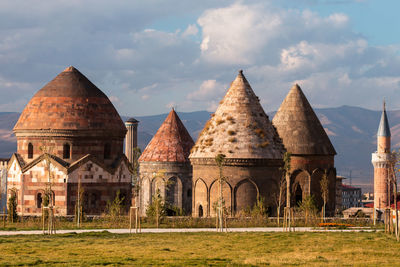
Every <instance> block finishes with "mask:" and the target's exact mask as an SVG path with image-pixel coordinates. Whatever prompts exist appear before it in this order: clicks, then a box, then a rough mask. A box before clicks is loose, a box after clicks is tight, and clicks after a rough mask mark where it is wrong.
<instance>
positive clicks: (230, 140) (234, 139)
mask: <svg viewBox="0 0 400 267" xmlns="http://www.w3.org/2000/svg"><path fill="white" fill-rule="evenodd" d="M228 140H229V142H231V143H236V142H237V139H236V137H231V138H229V139H228Z"/></svg>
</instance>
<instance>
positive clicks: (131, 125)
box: [125, 118, 139, 164]
mask: <svg viewBox="0 0 400 267" xmlns="http://www.w3.org/2000/svg"><path fill="white" fill-rule="evenodd" d="M138 124H139V121H137V120H136V119H134V118H130V119H129V120H127V121H126V122H125V126H126V129H127V130H128V132H127V133H126V137H125V155H126V157H127V158H128V160H129V162H130V163H131V164H133V162H134V160H135V159H134V156H135V155H134V148H135V147H137V127H138Z"/></svg>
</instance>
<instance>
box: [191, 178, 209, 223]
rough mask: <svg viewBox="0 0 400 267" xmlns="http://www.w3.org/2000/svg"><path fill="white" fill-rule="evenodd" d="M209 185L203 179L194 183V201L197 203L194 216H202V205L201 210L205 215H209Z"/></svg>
mask: <svg viewBox="0 0 400 267" xmlns="http://www.w3.org/2000/svg"><path fill="white" fill-rule="evenodd" d="M207 195H208V190H207V185H206V183H205V182H204V181H203V180H202V179H198V180H197V181H196V182H195V183H194V200H193V203H194V205H195V214H194V217H200V214H199V207H200V206H201V210H202V211H203V216H207V203H208V201H207Z"/></svg>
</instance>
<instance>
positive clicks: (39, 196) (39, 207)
mask: <svg viewBox="0 0 400 267" xmlns="http://www.w3.org/2000/svg"><path fill="white" fill-rule="evenodd" d="M42 202H43V198H42V193H38V194H37V196H36V204H37V208H38V209H41V208H42Z"/></svg>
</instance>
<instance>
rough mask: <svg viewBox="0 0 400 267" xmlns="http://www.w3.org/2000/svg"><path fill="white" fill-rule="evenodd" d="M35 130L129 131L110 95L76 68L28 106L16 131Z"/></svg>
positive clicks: (45, 89)
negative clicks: (109, 97)
mask: <svg viewBox="0 0 400 267" xmlns="http://www.w3.org/2000/svg"><path fill="white" fill-rule="evenodd" d="M31 130H49V131H54V130H84V131H100V132H101V131H102V130H106V131H112V132H113V133H116V134H118V135H124V134H125V132H126V128H125V125H124V123H123V122H122V120H121V117H120V116H119V114H118V112H117V111H116V109H115V108H114V106H113V104H112V103H111V101H110V100H109V99H108V97H107V96H106V95H105V94H104V93H103V92H102V91H101V90H100V89H99V88H97V87H96V85H94V84H93V83H92V82H91V81H89V80H88V79H87V78H86V77H85V76H84V75H83V74H82V73H80V72H79V71H78V70H77V69H75V68H74V67H68V68H66V69H65V70H64V71H63V72H61V73H60V74H58V75H57V76H56V77H55V78H54V79H53V80H52V81H50V82H49V83H48V84H46V85H45V86H44V87H43V88H42V89H40V90H39V91H38V92H37V93H36V94H35V95H34V96H33V98H32V99H31V100H30V101H29V103H28V104H27V105H26V107H25V109H24V110H23V112H22V114H21V116H20V117H19V120H18V122H17V123H16V125H15V127H14V131H16V132H21V131H31Z"/></svg>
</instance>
